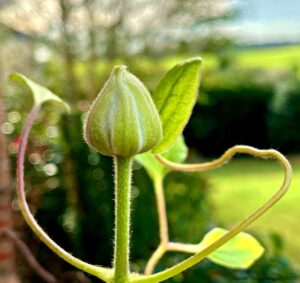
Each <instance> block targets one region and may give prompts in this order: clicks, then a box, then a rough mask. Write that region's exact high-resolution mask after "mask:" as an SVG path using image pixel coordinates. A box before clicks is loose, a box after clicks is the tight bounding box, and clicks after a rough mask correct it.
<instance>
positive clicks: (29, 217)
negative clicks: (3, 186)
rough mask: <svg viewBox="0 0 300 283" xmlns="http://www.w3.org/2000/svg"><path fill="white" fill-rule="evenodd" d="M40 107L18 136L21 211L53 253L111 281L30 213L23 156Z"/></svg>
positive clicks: (107, 274) (105, 270) (100, 269)
mask: <svg viewBox="0 0 300 283" xmlns="http://www.w3.org/2000/svg"><path fill="white" fill-rule="evenodd" d="M39 109H40V105H39V104H38V105H35V106H33V108H32V110H31V112H30V113H29V115H28V117H27V120H26V122H25V125H24V127H23V130H22V134H21V137H20V144H19V151H18V158H17V174H16V175H17V191H18V201H19V205H20V209H21V212H22V214H23V216H24V218H25V220H26V222H27V224H28V225H29V226H30V228H31V229H32V230H33V231H34V232H35V234H36V235H37V236H38V237H39V238H40V240H41V241H42V242H44V243H45V244H46V245H47V246H48V247H49V248H50V249H51V250H52V251H53V252H54V253H56V254H57V255H58V256H59V257H61V258H62V259H64V260H65V261H67V262H68V263H70V264H71V265H73V266H75V267H77V268H78V269H80V270H82V271H85V272H87V273H89V274H92V275H94V276H96V277H98V278H100V279H102V280H105V281H106V282H111V273H112V271H111V270H110V269H106V268H103V267H99V266H95V265H92V264H88V263H86V262H84V261H82V260H80V259H78V258H76V257H74V256H72V255H71V254H70V253H68V252H67V251H65V250H64V249H63V248H61V247H60V246H58V245H57V244H56V243H55V242H54V241H53V240H52V239H51V238H50V237H49V236H48V235H47V234H46V232H45V231H44V230H43V229H42V228H41V227H40V226H39V224H38V223H37V222H36V220H35V218H34V217H33V215H32V214H31V212H30V210H29V207H28V204H27V201H26V196H25V190H24V156H25V152H26V147H27V140H28V136H29V133H30V130H31V127H32V124H33V121H34V119H35V117H36V115H37V113H38V111H39Z"/></svg>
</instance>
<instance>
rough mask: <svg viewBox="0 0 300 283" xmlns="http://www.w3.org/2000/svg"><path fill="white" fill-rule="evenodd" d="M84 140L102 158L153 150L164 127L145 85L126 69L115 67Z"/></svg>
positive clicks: (92, 111) (93, 108)
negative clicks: (103, 156) (102, 156)
mask: <svg viewBox="0 0 300 283" xmlns="http://www.w3.org/2000/svg"><path fill="white" fill-rule="evenodd" d="M84 137H85V140H86V142H87V143H88V144H89V145H90V146H91V147H92V148H94V149H95V150H97V151H98V152H100V153H101V154H103V155H108V156H122V157H131V156H134V155H137V154H139V153H142V152H146V151H148V150H150V149H152V148H153V147H154V146H155V145H157V144H158V143H159V141H160V140H161V138H162V125H161V121H160V117H159V114H158V112H157V110H156V107H155V105H154V102H153V100H152V98H151V95H150V93H149V91H148V90H147V88H146V87H145V85H144V84H143V83H142V82H141V81H140V80H139V79H138V78H137V77H136V76H134V75H133V74H131V73H130V72H128V71H127V67H126V66H123V65H120V66H116V67H114V69H113V71H112V73H111V75H110V77H109V79H108V81H107V82H106V84H105V85H104V87H103V88H102V90H101V91H100V93H99V94H98V96H97V97H96V99H95V101H94V102H93V104H92V106H91V109H90V111H89V113H88V116H87V119H86V122H85V127H84Z"/></svg>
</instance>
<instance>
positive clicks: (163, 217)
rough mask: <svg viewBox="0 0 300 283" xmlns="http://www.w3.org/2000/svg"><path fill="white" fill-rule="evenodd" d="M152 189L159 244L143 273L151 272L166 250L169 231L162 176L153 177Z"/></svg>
mask: <svg viewBox="0 0 300 283" xmlns="http://www.w3.org/2000/svg"><path fill="white" fill-rule="evenodd" d="M154 191H155V197H156V206H157V213H158V220H159V234H160V244H159V246H158V247H157V249H156V250H155V252H154V253H153V254H152V256H151V258H150V259H149V261H148V263H147V265H146V268H145V274H146V275H148V274H151V273H152V272H153V270H154V268H155V266H156V264H157V263H158V261H159V260H160V259H161V258H162V256H163V255H164V254H165V253H166V251H167V245H168V242H169V231H168V218H167V210H166V202H165V195H164V188H163V177H162V176H159V177H156V178H155V181H154Z"/></svg>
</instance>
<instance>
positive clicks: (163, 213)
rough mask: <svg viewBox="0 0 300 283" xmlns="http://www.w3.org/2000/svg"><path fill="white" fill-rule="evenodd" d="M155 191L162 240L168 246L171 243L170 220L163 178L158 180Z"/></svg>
mask: <svg viewBox="0 0 300 283" xmlns="http://www.w3.org/2000/svg"><path fill="white" fill-rule="evenodd" d="M154 189H155V196H156V205H157V210H158V219H159V233H160V240H161V243H164V244H167V243H168V242H169V231H168V218H167V210H166V201H165V195H164V191H163V179H162V178H161V177H158V178H156V180H155V183H154Z"/></svg>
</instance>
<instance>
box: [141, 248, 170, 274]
mask: <svg viewBox="0 0 300 283" xmlns="http://www.w3.org/2000/svg"><path fill="white" fill-rule="evenodd" d="M166 251H167V244H160V245H159V246H158V247H157V249H156V250H155V251H154V253H153V254H152V256H151V257H150V259H149V261H148V263H147V265H146V268H145V275H149V274H151V273H152V272H153V270H154V268H155V266H156V265H157V263H158V262H159V260H160V259H161V258H162V257H163V255H164V254H165V253H166Z"/></svg>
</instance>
